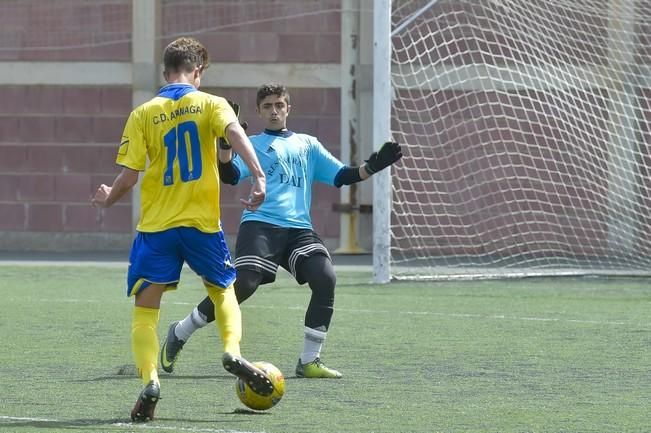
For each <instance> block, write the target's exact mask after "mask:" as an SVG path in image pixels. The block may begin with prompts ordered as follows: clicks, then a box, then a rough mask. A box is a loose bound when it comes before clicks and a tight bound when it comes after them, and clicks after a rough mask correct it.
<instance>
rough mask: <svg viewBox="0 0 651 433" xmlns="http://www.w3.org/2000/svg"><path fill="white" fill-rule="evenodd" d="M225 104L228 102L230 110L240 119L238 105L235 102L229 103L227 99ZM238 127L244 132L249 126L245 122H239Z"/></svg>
mask: <svg viewBox="0 0 651 433" xmlns="http://www.w3.org/2000/svg"><path fill="white" fill-rule="evenodd" d="M226 102H228V105H230V106H231V108H232V109H233V111H234V112H235V115H236V116H237V118H238V119H239V118H240V104H238V103H237V102H235V101H231V100H230V99H227V100H226ZM240 126H241V127H242V129H244V130H245V131H246V130H247V128H248V127H249V124H248V123H247V122H246V121H243V122H240Z"/></svg>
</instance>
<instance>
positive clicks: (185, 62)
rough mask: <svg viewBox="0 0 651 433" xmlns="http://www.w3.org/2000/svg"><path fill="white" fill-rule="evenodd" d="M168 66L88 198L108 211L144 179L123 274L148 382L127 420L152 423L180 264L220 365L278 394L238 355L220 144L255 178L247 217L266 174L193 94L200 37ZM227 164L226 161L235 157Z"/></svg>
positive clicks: (248, 148)
mask: <svg viewBox="0 0 651 433" xmlns="http://www.w3.org/2000/svg"><path fill="white" fill-rule="evenodd" d="M163 62H164V67H165V70H164V73H163V74H164V77H165V80H166V81H167V83H168V84H167V85H166V86H164V87H163V88H161V89H160V91H159V93H158V95H157V96H155V97H154V98H153V99H151V100H150V101H148V102H146V103H144V104H142V105H141V106H139V107H137V108H135V109H134V110H133V111H132V112H131V114H130V116H129V119H128V120H127V123H126V126H125V128H124V133H123V134H122V140H121V142H120V147H119V149H118V156H117V159H116V162H117V164H119V165H120V166H122V170H121V172H120V173H119V174H118V176H117V177H116V178H115V180H114V181H113V184H112V186H107V185H101V186H100V187H99V188H98V189H97V191H96V193H95V195H94V197H93V198H92V200H91V202H92V205H93V206H96V207H110V206H111V205H113V204H114V203H115V202H116V201H118V200H119V199H120V198H121V197H123V196H124V195H125V194H126V193H127V192H129V191H130V190H131V188H132V187H133V186H134V185H135V184H136V182H137V181H138V175H139V172H141V171H142V172H144V175H143V178H142V184H141V201H140V221H139V222H138V226H137V232H138V233H137V235H136V238H135V240H134V241H133V246H132V249H131V254H130V257H129V269H128V275H127V295H128V296H134V297H135V307H134V310H133V319H132V326H131V346H132V351H133V356H134V360H135V364H136V367H137V368H138V370H139V372H140V374H141V377H142V381H143V384H144V389H143V390H142V392H141V393H140V395H139V397H138V399H137V401H136V404H135V406H134V408H133V410H132V411H131V419H132V420H133V421H139V422H145V421H149V420H152V419H153V418H154V410H155V408H156V404H157V402H158V400H159V398H160V383H159V379H158V370H157V369H158V365H157V363H158V350H159V342H158V337H157V328H158V320H159V308H160V301H161V297H162V294H163V292H165V291H166V290H170V289H175V288H176V286H177V284H178V282H179V278H180V274H181V268H182V266H183V263H184V262H187V263H188V265H189V266H190V268H191V269H192V270H194V271H195V272H196V273H197V274H198V275H199V276H201V278H202V279H203V283H204V285H205V287H206V289H207V291H208V296H209V297H210V299H211V300H212V301H213V302H214V304H215V309H214V313H215V317H216V318H217V327H218V330H219V333H220V335H221V340H222V344H223V349H224V355H223V357H222V364H223V366H224V368H225V369H226V370H228V371H229V372H230V373H232V374H234V375H236V376H238V377H240V378H242V379H243V380H245V381H246V382H247V383H248V384H249V386H251V387H252V388H253V389H254V390H256V391H257V392H259V393H260V394H263V395H264V394H266V395H268V394H270V393H271V392H272V391H273V386H272V384H271V381H270V380H269V377H268V376H267V375H266V374H265V373H264V372H263V371H261V370H260V369H259V368H257V367H255V366H254V365H253V364H251V363H250V362H248V361H247V360H246V359H244V358H243V357H242V356H241V354H240V339H241V334H242V324H241V314H240V309H239V306H238V303H237V299H236V297H235V294H234V291H233V281H234V280H235V268H234V267H233V265H232V263H231V257H230V253H229V251H228V247H227V245H226V241H225V240H224V236H223V233H222V231H221V224H220V209H219V183H220V182H219V172H218V157H219V155H220V153H218V149H217V141H218V140H220V139H221V140H220V141H224V140H225V147H232V148H233V150H235V152H237V154H238V155H239V156H240V157H241V158H242V159H243V160H244V161H245V163H246V165H247V167H248V169H249V170H250V171H251V173H253V176H252V178H253V180H252V186H251V191H250V195H249V198H248V200H241V201H242V203H243V204H244V205H245V206H246V209H247V210H249V211H255V210H256V209H257V208H258V207H259V206H260V205H261V204H262V203H263V201H264V198H265V191H266V183H265V175H264V172H263V171H262V168H261V166H260V163H259V161H258V159H257V157H256V154H255V151H254V150H253V147H252V145H251V142H250V141H249V139H248V138H247V136H246V134H245V132H244V130H243V129H242V127H241V126H240V124H239V122H238V119H237V115H236V114H235V112H234V111H233V109H232V108H231V106H230V105H229V104H228V102H227V101H226V100H225V99H224V98H220V97H217V96H214V95H211V94H208V93H204V92H201V91H199V90H197V89H198V88H199V85H200V83H201V76H202V73H203V71H204V70H205V69H206V68H207V67H208V52H207V50H206V48H205V47H204V46H203V45H202V44H201V43H200V42H199V41H197V40H196V39H193V38H185V37H184V38H179V39H177V40H175V41H174V42H172V43H170V44H169V45H168V46H167V47H166V48H165V51H164V54H163ZM222 157H223V158H225V159H226V160H225V161H223V162H228V160H229V159H230V158H231V152H230V151H228V152H223V155H222Z"/></svg>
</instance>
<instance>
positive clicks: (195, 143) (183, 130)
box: [163, 122, 201, 186]
mask: <svg viewBox="0 0 651 433" xmlns="http://www.w3.org/2000/svg"><path fill="white" fill-rule="evenodd" d="M163 141H164V143H165V147H166V148H167V168H166V169H165V173H164V174H163V184H164V185H166V186H167V185H173V184H174V163H175V162H176V161H177V160H178V162H179V172H180V174H181V181H182V182H191V181H193V180H197V179H199V178H200V177H201V143H200V142H199V129H198V128H197V124H196V123H195V122H183V123H179V124H178V125H177V126H176V127H174V128H172V129H170V130H169V131H167V133H166V134H165V135H164V136H163ZM188 144H189V148H190V155H188Z"/></svg>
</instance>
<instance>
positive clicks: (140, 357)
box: [131, 307, 160, 385]
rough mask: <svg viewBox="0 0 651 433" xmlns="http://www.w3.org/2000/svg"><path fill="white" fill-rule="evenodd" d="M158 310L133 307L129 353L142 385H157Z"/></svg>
mask: <svg viewBox="0 0 651 433" xmlns="http://www.w3.org/2000/svg"><path fill="white" fill-rule="evenodd" d="M159 315H160V310H159V309H158V308H145V307H135V308H134V309H133V319H132V322H131V351H132V352H133V359H134V360H135V362H136V368H138V371H139V372H140V374H141V376H142V383H143V384H145V385H146V384H148V383H149V382H150V381H152V380H153V381H154V382H156V383H158V334H157V333H156V330H157V329H158V318H159Z"/></svg>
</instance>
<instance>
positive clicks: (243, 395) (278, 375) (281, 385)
mask: <svg viewBox="0 0 651 433" xmlns="http://www.w3.org/2000/svg"><path fill="white" fill-rule="evenodd" d="M253 365H255V366H256V367H258V368H259V369H260V370H262V371H264V372H265V373H267V375H268V376H269V378H270V379H271V383H272V384H273V386H274V391H273V392H272V393H271V394H270V395H260V394H258V393H256V392H254V391H253V390H252V389H251V387H250V386H249V385H247V384H246V382H244V381H243V380H242V379H239V378H238V379H237V380H236V382H235V391H236V392H237V397H238V398H239V399H240V401H241V402H242V403H244V405H245V406H247V407H248V408H251V409H254V410H267V409H271V408H272V407H274V406H275V405H277V404H278V402H279V401H280V399H282V398H283V395H284V394H285V377H284V376H283V373H282V372H281V371H280V370H279V369H278V367H276V366H275V365H273V364H272V363H270V362H265V361H258V362H254V363H253Z"/></svg>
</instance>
